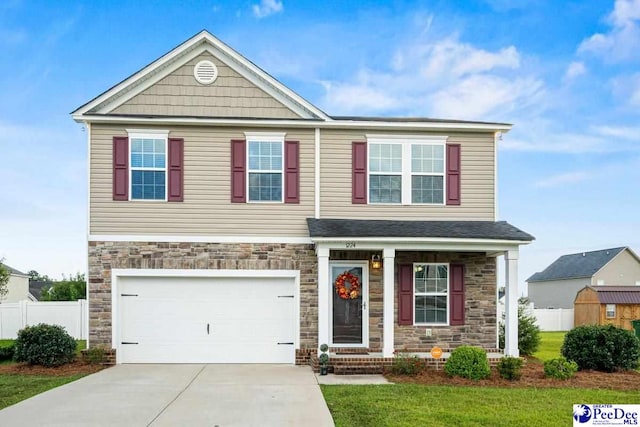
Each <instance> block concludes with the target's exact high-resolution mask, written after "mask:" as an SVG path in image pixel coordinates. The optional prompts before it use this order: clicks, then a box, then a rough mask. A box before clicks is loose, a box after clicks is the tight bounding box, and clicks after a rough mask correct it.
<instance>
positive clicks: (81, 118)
mask: <svg viewBox="0 0 640 427" xmlns="http://www.w3.org/2000/svg"><path fill="white" fill-rule="evenodd" d="M72 117H73V119H74V120H75V121H77V122H81V123H85V122H92V123H105V124H106V123H114V124H122V123H126V124H132V123H135V124H141V125H163V126H166V125H198V126H207V125H219V126H250V127H256V126H259V127H265V128H278V129H282V128H283V127H287V128H305V129H313V128H320V129H360V130H365V131H366V130H383V131H419V132H438V131H443V130H446V131H450V132H471V133H474V132H487V133H493V132H497V131H501V132H505V133H506V132H508V131H509V130H510V129H511V127H512V126H511V125H510V124H504V123H478V122H455V121H452V122H440V121H430V120H428V119H425V120H424V121H407V122H397V121H392V120H389V121H383V120H380V121H367V120H361V121H350V120H349V121H344V120H332V121H323V120H318V119H265V118H257V117H246V118H233V117H186V116H152V115H134V114H110V115H107V114H102V113H86V114H82V115H78V114H74V115H73V116H72Z"/></svg>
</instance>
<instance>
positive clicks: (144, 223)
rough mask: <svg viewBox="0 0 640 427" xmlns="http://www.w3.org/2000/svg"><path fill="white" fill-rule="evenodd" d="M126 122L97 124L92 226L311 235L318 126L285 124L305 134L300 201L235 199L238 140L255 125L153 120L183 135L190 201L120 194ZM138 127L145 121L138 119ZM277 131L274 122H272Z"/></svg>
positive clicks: (290, 136)
mask: <svg viewBox="0 0 640 427" xmlns="http://www.w3.org/2000/svg"><path fill="white" fill-rule="evenodd" d="M126 127H130V126H123V125H106V124H93V125H92V126H91V140H92V141H91V152H90V156H91V172H90V175H91V193H90V215H91V219H90V233H91V234H94V235H95V234H118V235H140V234H149V235H193V236H216V235H223V236H273V237H278V236H287V237H308V232H307V226H306V218H307V217H313V215H314V194H313V189H314V173H315V172H314V157H313V150H314V131H313V130H290V129H279V130H278V131H281V132H286V136H285V140H296V141H300V204H285V203H231V201H230V200H231V196H230V187H231V183H230V179H231V178H230V171H231V143H230V140H231V139H244V132H245V131H252V132H258V131H260V130H261V129H251V128H243V129H238V128H220V127H218V128H216V127H206V126H199V127H196V126H184V127H179V126H172V127H169V128H163V127H147V128H146V129H164V130H169V131H170V133H169V136H170V137H175V138H184V202H162V201H120V202H118V201H113V200H112V138H113V136H126V135H127V132H126V130H125V128H126ZM136 127H139V126H136ZM266 131H268V132H274V131H275V130H274V129H267V130H266Z"/></svg>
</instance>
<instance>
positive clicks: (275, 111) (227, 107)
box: [110, 51, 300, 119]
mask: <svg viewBox="0 0 640 427" xmlns="http://www.w3.org/2000/svg"><path fill="white" fill-rule="evenodd" d="M203 60H207V61H211V62H212V63H214V64H215V66H216V68H217V69H218V77H217V79H216V81H215V83H214V84H211V85H202V84H199V83H198V82H197V81H196V79H195V78H194V75H193V70H194V68H195V66H196V64H197V63H199V62H200V61H203ZM110 113H111V114H127V115H130V114H133V115H157V116H189V117H256V118H286V119H299V118H300V115H299V114H297V113H296V112H294V111H293V110H291V109H290V108H289V107H287V106H286V105H284V104H283V103H282V102H280V101H278V100H276V99H275V98H274V97H273V96H271V95H270V94H268V93H267V92H265V90H264V89H262V88H260V87H258V86H257V85H256V84H254V83H253V82H251V81H249V80H248V79H247V78H245V77H244V76H242V75H241V74H240V73H238V72H237V71H236V70H234V69H233V68H231V67H229V66H228V65H227V64H225V63H224V62H222V61H221V60H219V59H218V58H216V57H214V56H213V55H211V54H210V53H209V52H208V51H205V52H202V53H201V54H200V55H198V56H196V57H195V58H193V59H191V60H190V61H188V62H187V63H186V64H185V65H183V66H181V67H180V68H178V69H176V70H175V71H173V72H172V73H170V74H169V75H167V76H165V77H164V78H162V79H161V80H159V81H157V82H156V83H154V84H153V85H152V86H150V87H148V88H147V89H145V90H143V91H142V92H140V93H139V94H137V95H135V96H133V97H132V98H130V99H128V100H127V101H126V102H124V103H123V104H121V105H120V106H118V107H116V108H114V109H113V110H112V111H111V112H110Z"/></svg>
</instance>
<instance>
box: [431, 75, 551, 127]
mask: <svg viewBox="0 0 640 427" xmlns="http://www.w3.org/2000/svg"><path fill="white" fill-rule="evenodd" d="M543 89H544V85H543V83H542V82H541V81H540V80H537V79H534V78H515V79H513V80H511V79H506V78H503V77H499V76H492V75H484V74H478V75H474V76H470V77H468V78H466V79H463V80H460V81H459V82H456V83H453V84H451V85H449V86H447V87H445V88H443V89H442V90H439V91H438V92H436V93H435V94H433V96H432V97H431V100H432V102H431V104H432V111H433V112H434V114H435V115H436V116H438V117H444V118H453V117H462V118H483V117H486V116H489V117H493V116H495V115H497V114H498V113H499V115H502V116H503V117H504V116H505V115H506V113H507V112H511V111H514V110H518V109H523V108H525V107H527V106H530V105H531V104H535V103H536V102H537V100H539V99H540V98H541V97H542V94H543Z"/></svg>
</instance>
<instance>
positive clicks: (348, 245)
mask: <svg viewBox="0 0 640 427" xmlns="http://www.w3.org/2000/svg"><path fill="white" fill-rule="evenodd" d="M344 247H345V248H347V249H348V248H355V247H356V242H346V243H345V244H344Z"/></svg>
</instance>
